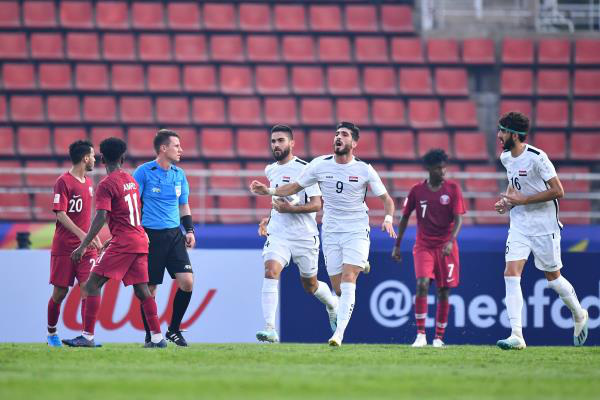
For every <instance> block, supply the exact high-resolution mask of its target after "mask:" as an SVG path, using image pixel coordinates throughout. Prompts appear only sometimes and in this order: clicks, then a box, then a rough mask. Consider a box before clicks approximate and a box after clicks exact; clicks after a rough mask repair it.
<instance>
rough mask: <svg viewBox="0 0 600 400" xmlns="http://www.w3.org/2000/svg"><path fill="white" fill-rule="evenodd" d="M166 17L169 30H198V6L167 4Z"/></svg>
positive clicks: (193, 4) (192, 4)
mask: <svg viewBox="0 0 600 400" xmlns="http://www.w3.org/2000/svg"><path fill="white" fill-rule="evenodd" d="M167 15H168V23H169V28H170V29H173V30H178V29H186V30H198V29H200V10H199V9H198V4H195V3H183V2H182V3H172V2H169V3H168V4H167Z"/></svg>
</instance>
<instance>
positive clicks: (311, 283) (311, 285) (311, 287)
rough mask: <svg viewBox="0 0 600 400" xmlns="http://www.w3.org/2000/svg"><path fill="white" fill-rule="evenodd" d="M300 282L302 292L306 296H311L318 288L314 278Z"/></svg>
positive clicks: (303, 279)
mask: <svg viewBox="0 0 600 400" xmlns="http://www.w3.org/2000/svg"><path fill="white" fill-rule="evenodd" d="M301 280H302V287H303V288H304V291H305V292H306V293H308V294H313V293H314V292H315V291H316V290H317V287H318V286H319V284H318V282H317V278H316V277H314V278H302V279H301Z"/></svg>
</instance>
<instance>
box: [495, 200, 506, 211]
mask: <svg viewBox="0 0 600 400" xmlns="http://www.w3.org/2000/svg"><path fill="white" fill-rule="evenodd" d="M494 208H495V209H496V212H497V213H498V214H504V213H506V212H507V211H508V208H507V207H506V202H505V201H504V199H500V200H498V201H497V202H496V204H494Z"/></svg>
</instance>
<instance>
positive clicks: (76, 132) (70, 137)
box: [52, 127, 98, 157]
mask: <svg viewBox="0 0 600 400" xmlns="http://www.w3.org/2000/svg"><path fill="white" fill-rule="evenodd" d="M52 137H53V139H54V140H53V146H52V147H53V149H54V154H56V155H58V156H63V157H68V156H69V146H70V145H71V143H73V142H75V141H76V140H87V139H88V135H87V132H86V131H85V128H79V127H76V128H72V127H58V128H54V135H53V136H52ZM96 150H98V149H96Z"/></svg>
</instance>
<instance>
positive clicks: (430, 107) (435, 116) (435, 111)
mask: <svg viewBox="0 0 600 400" xmlns="http://www.w3.org/2000/svg"><path fill="white" fill-rule="evenodd" d="M408 115H409V122H410V125H411V126H412V127H414V128H421V129H422V128H425V129H427V128H441V127H442V120H441V110H440V103H439V101H437V100H414V99H413V100H409V102H408Z"/></svg>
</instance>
